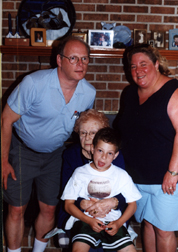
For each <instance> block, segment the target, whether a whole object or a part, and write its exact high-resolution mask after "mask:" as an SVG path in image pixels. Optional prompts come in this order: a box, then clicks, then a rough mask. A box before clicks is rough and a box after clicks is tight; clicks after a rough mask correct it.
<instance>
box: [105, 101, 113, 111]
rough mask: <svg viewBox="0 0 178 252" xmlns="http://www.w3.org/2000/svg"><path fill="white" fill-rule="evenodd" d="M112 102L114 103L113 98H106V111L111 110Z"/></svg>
mask: <svg viewBox="0 0 178 252" xmlns="http://www.w3.org/2000/svg"><path fill="white" fill-rule="evenodd" d="M111 103H112V100H111V99H110V100H105V103H104V110H105V111H111Z"/></svg>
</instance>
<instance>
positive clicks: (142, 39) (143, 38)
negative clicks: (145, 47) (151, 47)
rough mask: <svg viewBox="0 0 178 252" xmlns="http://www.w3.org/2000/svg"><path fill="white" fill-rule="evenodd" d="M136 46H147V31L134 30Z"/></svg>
mask: <svg viewBox="0 0 178 252" xmlns="http://www.w3.org/2000/svg"><path fill="white" fill-rule="evenodd" d="M135 44H147V30H146V29H134V45H135Z"/></svg>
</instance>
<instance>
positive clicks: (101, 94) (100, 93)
mask: <svg viewBox="0 0 178 252" xmlns="http://www.w3.org/2000/svg"><path fill="white" fill-rule="evenodd" d="M96 97H97V98H119V97H120V92H117V91H115V92H114V91H98V92H97V94H96Z"/></svg>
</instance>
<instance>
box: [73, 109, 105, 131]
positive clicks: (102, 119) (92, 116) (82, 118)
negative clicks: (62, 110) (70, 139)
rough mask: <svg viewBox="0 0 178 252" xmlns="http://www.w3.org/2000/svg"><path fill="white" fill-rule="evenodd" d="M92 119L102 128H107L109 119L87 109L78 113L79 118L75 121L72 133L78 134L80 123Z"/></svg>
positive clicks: (93, 110)
mask: <svg viewBox="0 0 178 252" xmlns="http://www.w3.org/2000/svg"><path fill="white" fill-rule="evenodd" d="M90 119H94V120H96V122H100V123H101V125H102V128H105V127H109V119H108V118H107V117H106V116H105V114H104V113H103V112H99V111H97V110H95V109H89V110H86V111H84V112H81V113H80V117H79V118H78V119H77V120H76V122H75V126H74V131H75V132H77V133H79V128H80V124H81V123H86V122H87V121H88V120H90Z"/></svg>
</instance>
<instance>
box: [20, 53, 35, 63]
mask: <svg viewBox="0 0 178 252" xmlns="http://www.w3.org/2000/svg"><path fill="white" fill-rule="evenodd" d="M17 61H19V62H38V56H25V55H19V56H17Z"/></svg>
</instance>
